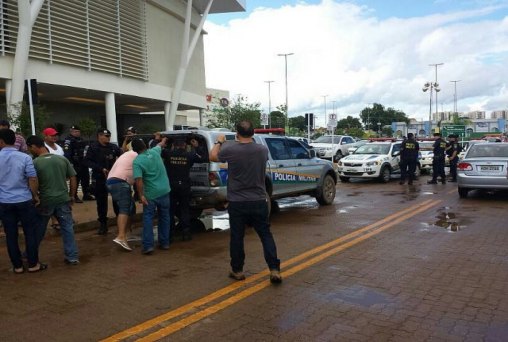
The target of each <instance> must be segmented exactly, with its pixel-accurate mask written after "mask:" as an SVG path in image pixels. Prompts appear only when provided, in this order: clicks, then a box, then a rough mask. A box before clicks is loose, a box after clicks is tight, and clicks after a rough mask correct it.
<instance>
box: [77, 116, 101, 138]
mask: <svg viewBox="0 0 508 342" xmlns="http://www.w3.org/2000/svg"><path fill="white" fill-rule="evenodd" d="M78 126H79V129H80V130H81V134H83V135H84V136H86V137H87V138H88V140H91V137H92V136H95V132H96V131H97V125H96V124H95V120H93V119H92V118H89V117H86V118H83V119H81V120H80V121H79V122H78Z"/></svg>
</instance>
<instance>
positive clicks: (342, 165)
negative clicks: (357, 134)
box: [337, 140, 420, 183]
mask: <svg viewBox="0 0 508 342" xmlns="http://www.w3.org/2000/svg"><path fill="white" fill-rule="evenodd" d="M401 144H402V142H401V141H391V140H390V141H376V142H370V143H367V144H365V145H363V146H360V147H358V149H357V150H356V151H355V153H354V154H350V155H349V156H347V157H344V158H342V159H341V160H339V162H338V164H337V166H338V167H337V172H338V174H339V178H340V180H341V181H342V182H349V179H350V178H377V179H379V180H380V181H381V182H383V183H387V182H388V181H390V179H391V176H392V174H400V166H399V162H400V146H401ZM415 173H416V175H417V176H418V175H419V174H420V165H418V166H417V169H416V172H415Z"/></svg>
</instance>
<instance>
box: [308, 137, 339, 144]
mask: <svg viewBox="0 0 508 342" xmlns="http://www.w3.org/2000/svg"><path fill="white" fill-rule="evenodd" d="M314 142H315V143H321V144H338V143H339V142H340V135H337V136H334V137H333V142H332V136H330V135H323V136H321V137H319V138H317V139H316V140H314Z"/></svg>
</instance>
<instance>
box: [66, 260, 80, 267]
mask: <svg viewBox="0 0 508 342" xmlns="http://www.w3.org/2000/svg"><path fill="white" fill-rule="evenodd" d="M64 262H65V263H66V264H67V265H71V266H78V265H79V260H69V259H64Z"/></svg>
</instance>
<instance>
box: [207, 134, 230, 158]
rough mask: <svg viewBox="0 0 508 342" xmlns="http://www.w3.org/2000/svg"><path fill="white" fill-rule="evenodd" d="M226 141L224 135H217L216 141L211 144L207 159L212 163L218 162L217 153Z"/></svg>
mask: <svg viewBox="0 0 508 342" xmlns="http://www.w3.org/2000/svg"><path fill="white" fill-rule="evenodd" d="M224 141H226V137H225V136H224V135H219V136H218V137H217V141H216V142H215V143H214V144H213V147H212V149H211V150H210V155H209V159H210V161H212V162H218V161H220V160H219V152H220V148H221V147H222V144H223V143H224Z"/></svg>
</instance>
